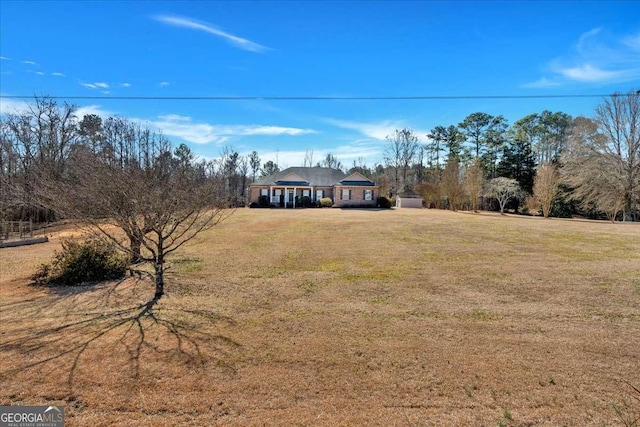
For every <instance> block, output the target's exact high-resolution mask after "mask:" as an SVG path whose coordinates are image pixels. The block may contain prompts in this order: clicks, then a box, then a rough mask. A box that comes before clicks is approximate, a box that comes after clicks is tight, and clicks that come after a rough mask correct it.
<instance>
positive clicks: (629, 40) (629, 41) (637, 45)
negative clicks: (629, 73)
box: [622, 33, 640, 51]
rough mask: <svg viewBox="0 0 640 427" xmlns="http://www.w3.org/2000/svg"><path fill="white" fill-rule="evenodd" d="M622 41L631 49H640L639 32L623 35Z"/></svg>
mask: <svg viewBox="0 0 640 427" xmlns="http://www.w3.org/2000/svg"><path fill="white" fill-rule="evenodd" d="M622 42H623V43H624V44H625V45H626V46H628V47H630V48H631V49H633V50H637V51H640V33H638V34H634V35H631V36H629V37H625V38H624V39H623V40H622Z"/></svg>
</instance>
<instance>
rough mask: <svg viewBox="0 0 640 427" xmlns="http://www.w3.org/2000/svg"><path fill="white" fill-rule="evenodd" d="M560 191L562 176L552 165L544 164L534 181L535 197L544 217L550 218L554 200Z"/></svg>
mask: <svg viewBox="0 0 640 427" xmlns="http://www.w3.org/2000/svg"><path fill="white" fill-rule="evenodd" d="M559 191H560V174H559V173H558V170H557V169H556V167H555V165H554V164H552V163H544V164H542V165H540V167H538V171H537V172H536V176H535V178H534V181H533V197H535V198H536V200H537V201H538V203H539V204H540V206H541V208H542V215H543V216H544V217H545V218H549V213H550V212H551V206H552V204H553V200H554V199H555V198H556V197H557V196H558V193H559Z"/></svg>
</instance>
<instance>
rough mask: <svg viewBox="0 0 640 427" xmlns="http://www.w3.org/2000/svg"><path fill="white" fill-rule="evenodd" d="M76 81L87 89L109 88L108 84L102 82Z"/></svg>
mask: <svg viewBox="0 0 640 427" xmlns="http://www.w3.org/2000/svg"><path fill="white" fill-rule="evenodd" d="M78 83H80V84H81V85H82V86H84V87H86V88H89V89H109V84H108V83H104V82H95V83H84V82H78Z"/></svg>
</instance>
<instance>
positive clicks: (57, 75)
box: [51, 73, 66, 77]
mask: <svg viewBox="0 0 640 427" xmlns="http://www.w3.org/2000/svg"><path fill="white" fill-rule="evenodd" d="M51 75H52V76H56V77H66V76H65V74H64V73H51Z"/></svg>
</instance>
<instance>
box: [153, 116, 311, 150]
mask: <svg viewBox="0 0 640 427" xmlns="http://www.w3.org/2000/svg"><path fill="white" fill-rule="evenodd" d="M147 123H148V124H149V125H150V126H153V127H155V128H157V129H159V130H161V131H162V133H164V134H165V135H169V136H175V137H178V138H181V139H183V140H185V141H188V142H192V143H194V144H209V143H214V144H222V143H224V142H226V141H228V140H229V139H231V138H233V137H238V136H256V135H264V136H276V135H288V136H297V135H305V134H310V133H316V131H314V130H312V129H301V128H293V127H284V126H263V125H212V124H209V123H196V122H193V120H192V119H191V117H188V116H180V115H177V114H168V115H164V116H159V117H158V118H157V120H151V121H148V122H147Z"/></svg>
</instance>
